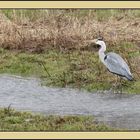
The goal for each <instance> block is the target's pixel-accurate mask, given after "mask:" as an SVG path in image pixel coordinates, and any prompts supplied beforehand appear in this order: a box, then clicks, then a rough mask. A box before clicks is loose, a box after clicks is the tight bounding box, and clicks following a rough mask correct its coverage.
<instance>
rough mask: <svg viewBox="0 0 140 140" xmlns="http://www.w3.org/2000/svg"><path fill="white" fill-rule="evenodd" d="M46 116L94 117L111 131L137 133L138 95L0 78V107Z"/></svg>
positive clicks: (13, 78)
mask: <svg viewBox="0 0 140 140" xmlns="http://www.w3.org/2000/svg"><path fill="white" fill-rule="evenodd" d="M10 104H11V107H12V108H15V109H17V110H22V111H32V112H39V113H44V114H46V115H50V114H51V115H54V114H55V115H94V116H95V117H96V119H97V120H98V121H101V122H104V123H106V124H108V125H110V126H112V127H115V128H125V129H129V130H139V129H140V95H126V94H125V95H121V94H113V93H109V92H107V93H94V94H93V93H88V92H85V91H80V90H75V89H69V88H50V87H46V86H41V84H40V81H39V80H38V79H35V78H23V77H18V76H9V75H0V107H8V106H9V105H10Z"/></svg>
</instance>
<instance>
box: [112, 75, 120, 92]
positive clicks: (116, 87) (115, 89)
mask: <svg viewBox="0 0 140 140" xmlns="http://www.w3.org/2000/svg"><path fill="white" fill-rule="evenodd" d="M118 79H119V76H118V75H116V78H115V82H114V84H112V92H113V93H116V92H118V83H119V81H118Z"/></svg>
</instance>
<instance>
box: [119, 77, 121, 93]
mask: <svg viewBox="0 0 140 140" xmlns="http://www.w3.org/2000/svg"><path fill="white" fill-rule="evenodd" d="M119 89H120V93H121V94H122V78H121V77H120V86H119Z"/></svg>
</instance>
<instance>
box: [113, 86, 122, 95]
mask: <svg viewBox="0 0 140 140" xmlns="http://www.w3.org/2000/svg"><path fill="white" fill-rule="evenodd" d="M112 92H113V93H114V94H122V93H123V89H122V85H121V84H115V85H113V86H112Z"/></svg>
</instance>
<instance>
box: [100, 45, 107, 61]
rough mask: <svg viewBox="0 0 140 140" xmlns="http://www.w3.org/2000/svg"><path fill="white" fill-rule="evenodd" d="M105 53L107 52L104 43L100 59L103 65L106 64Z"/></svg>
mask: <svg viewBox="0 0 140 140" xmlns="http://www.w3.org/2000/svg"><path fill="white" fill-rule="evenodd" d="M105 51H106V45H105V43H103V44H102V45H101V48H100V50H99V58H100V59H101V61H102V63H104V57H105Z"/></svg>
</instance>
